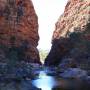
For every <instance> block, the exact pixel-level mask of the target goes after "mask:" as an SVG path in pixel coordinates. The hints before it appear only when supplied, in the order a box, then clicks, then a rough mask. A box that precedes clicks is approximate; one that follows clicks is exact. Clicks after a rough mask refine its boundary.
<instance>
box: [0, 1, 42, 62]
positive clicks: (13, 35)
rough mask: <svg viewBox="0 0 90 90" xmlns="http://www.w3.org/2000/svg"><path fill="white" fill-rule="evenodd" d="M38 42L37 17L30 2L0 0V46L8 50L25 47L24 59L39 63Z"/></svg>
mask: <svg viewBox="0 0 90 90" xmlns="http://www.w3.org/2000/svg"><path fill="white" fill-rule="evenodd" d="M38 40H39V35H38V17H37V15H36V13H35V10H34V7H33V4H32V1H31V0H0V45H4V46H6V47H9V48H11V47H12V46H13V47H17V48H19V47H24V45H25V47H27V50H25V52H24V54H25V57H24V59H25V60H27V59H29V60H31V61H30V62H34V61H35V62H38V63H39V62H40V61H39V53H38V50H37V48H36V47H37V45H38ZM29 60H28V61H29Z"/></svg>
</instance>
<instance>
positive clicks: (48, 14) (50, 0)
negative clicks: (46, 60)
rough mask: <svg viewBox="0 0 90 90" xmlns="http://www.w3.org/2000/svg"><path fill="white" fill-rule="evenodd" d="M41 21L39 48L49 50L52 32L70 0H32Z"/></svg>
mask: <svg viewBox="0 0 90 90" xmlns="http://www.w3.org/2000/svg"><path fill="white" fill-rule="evenodd" d="M32 1H33V4H34V7H35V10H36V13H37V15H38V22H39V36H40V40H39V45H38V48H39V49H43V50H48V49H50V47H51V38H52V33H53V31H54V29H55V23H56V21H57V20H58V18H59V16H60V15H61V14H62V13H63V11H64V8H65V5H66V3H67V1H68V0H32Z"/></svg>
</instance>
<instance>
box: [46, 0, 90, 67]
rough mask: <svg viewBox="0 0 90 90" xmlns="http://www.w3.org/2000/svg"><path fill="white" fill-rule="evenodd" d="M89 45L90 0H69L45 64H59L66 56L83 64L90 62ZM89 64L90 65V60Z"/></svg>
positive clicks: (59, 21) (58, 23)
mask: <svg viewBox="0 0 90 90" xmlns="http://www.w3.org/2000/svg"><path fill="white" fill-rule="evenodd" d="M89 47H90V0H69V1H68V3H67V5H66V7H65V11H64V13H63V14H62V15H61V16H60V18H59V19H58V21H57V23H56V27H55V31H54V32H53V37H52V48H51V51H50V53H49V55H48V56H47V58H46V60H45V64H46V65H58V64H59V63H60V62H61V61H62V60H63V59H64V58H66V60H68V58H70V59H73V60H75V61H77V62H80V61H81V63H82V62H83V64H85V63H88V61H89V60H90V59H88V58H89V57H90V48H89ZM86 57H88V58H86ZM78 64H79V63H78ZM88 65H89V66H90V61H89V63H88ZM83 66H86V65H83Z"/></svg>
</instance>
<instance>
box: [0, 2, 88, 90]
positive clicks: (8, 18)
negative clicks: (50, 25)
mask: <svg viewBox="0 0 90 90" xmlns="http://www.w3.org/2000/svg"><path fill="white" fill-rule="evenodd" d="M57 18H58V17H57ZM38 27H39V24H38V16H37V14H36V12H35V10H34V6H33V3H32V1H31V0H0V90H45V88H47V83H48V84H50V85H51V86H50V85H49V87H48V88H47V90H90V0H68V2H67V5H66V7H65V11H64V13H63V14H62V15H61V16H60V18H59V19H58V21H57V22H56V24H55V30H54V32H53V36H52V47H51V50H50V52H49V54H48V55H47V57H46V59H45V63H44V65H42V64H41V62H40V56H39V51H38V49H37V45H38V41H39V34H38ZM43 80H44V81H43ZM52 81H53V83H52ZM38 82H40V83H39V84H38ZM44 82H45V83H44ZM35 83H36V84H35ZM42 83H44V84H45V85H44V86H46V87H43V86H42ZM40 84H41V86H40Z"/></svg>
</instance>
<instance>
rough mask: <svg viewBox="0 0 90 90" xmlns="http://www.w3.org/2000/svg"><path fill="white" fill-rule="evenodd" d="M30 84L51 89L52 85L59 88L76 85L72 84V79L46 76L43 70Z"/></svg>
mask: <svg viewBox="0 0 90 90" xmlns="http://www.w3.org/2000/svg"><path fill="white" fill-rule="evenodd" d="M74 83H75V81H74ZM32 84H33V85H34V86H36V87H37V88H41V90H52V88H54V87H60V88H72V87H76V85H75V84H73V81H72V82H71V81H68V80H65V79H61V78H57V77H55V76H48V75H47V74H46V73H45V72H44V71H40V73H39V76H38V79H36V80H33V81H32ZM60 90H61V89H60Z"/></svg>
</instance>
